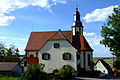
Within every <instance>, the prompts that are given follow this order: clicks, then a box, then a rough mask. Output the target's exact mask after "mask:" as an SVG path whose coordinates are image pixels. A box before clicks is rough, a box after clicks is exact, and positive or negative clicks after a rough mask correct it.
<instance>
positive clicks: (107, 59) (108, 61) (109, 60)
mask: <svg viewBox="0 0 120 80" xmlns="http://www.w3.org/2000/svg"><path fill="white" fill-rule="evenodd" d="M98 59H103V60H104V61H105V62H107V63H113V58H94V59H93V62H95V63H96V61H97V60H98ZM115 60H116V59H115V58H114V61H115Z"/></svg>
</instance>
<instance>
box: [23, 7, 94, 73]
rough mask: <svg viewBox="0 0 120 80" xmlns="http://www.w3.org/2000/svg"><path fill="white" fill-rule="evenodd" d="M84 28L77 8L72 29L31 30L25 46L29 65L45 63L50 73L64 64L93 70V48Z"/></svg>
mask: <svg viewBox="0 0 120 80" xmlns="http://www.w3.org/2000/svg"><path fill="white" fill-rule="evenodd" d="M83 28H84V27H83V25H82V22H81V21H80V13H79V11H78V8H76V11H75V13H74V22H73V25H72V30H70V31H61V30H58V31H46V32H31V34H30V37H29V40H28V43H27V46H26V48H25V51H26V54H25V57H24V59H25V60H26V61H27V65H31V64H40V63H42V64H45V68H44V70H45V71H46V72H48V73H51V72H52V71H53V70H54V69H60V68H62V66H64V65H71V66H72V67H73V68H74V69H75V70H76V71H79V69H81V68H84V69H85V70H86V71H91V67H92V59H93V53H92V52H93V49H92V48H91V47H90V45H89V43H88V42H87V40H86V39H85V37H84V35H83Z"/></svg>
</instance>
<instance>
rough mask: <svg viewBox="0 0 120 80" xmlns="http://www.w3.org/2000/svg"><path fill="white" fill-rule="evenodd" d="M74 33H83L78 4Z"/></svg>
mask: <svg viewBox="0 0 120 80" xmlns="http://www.w3.org/2000/svg"><path fill="white" fill-rule="evenodd" d="M72 30H73V35H83V26H82V22H81V21H80V13H79V11H78V7H77V6H76V11H75V13H74V22H73V25H72Z"/></svg>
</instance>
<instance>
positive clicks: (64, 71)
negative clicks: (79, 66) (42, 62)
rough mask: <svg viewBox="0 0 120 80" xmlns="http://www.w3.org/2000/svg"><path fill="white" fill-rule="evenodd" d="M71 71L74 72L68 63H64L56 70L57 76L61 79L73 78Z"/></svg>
mask: <svg viewBox="0 0 120 80" xmlns="http://www.w3.org/2000/svg"><path fill="white" fill-rule="evenodd" d="M73 73H75V69H74V68H73V67H72V66H70V65H65V66H63V67H62V68H61V69H60V71H59V72H58V77H60V78H63V79H69V78H73V77H74V76H73Z"/></svg>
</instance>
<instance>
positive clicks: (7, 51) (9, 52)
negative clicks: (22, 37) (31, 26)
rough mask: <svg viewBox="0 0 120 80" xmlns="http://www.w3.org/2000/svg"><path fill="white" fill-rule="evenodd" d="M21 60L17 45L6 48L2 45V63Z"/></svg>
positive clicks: (0, 51) (0, 50) (0, 56)
mask: <svg viewBox="0 0 120 80" xmlns="http://www.w3.org/2000/svg"><path fill="white" fill-rule="evenodd" d="M19 60H20V58H19V50H18V48H16V47H15V45H10V47H9V48H6V46H5V44H3V43H2V42H1V43H0V62H18V61H19Z"/></svg>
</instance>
